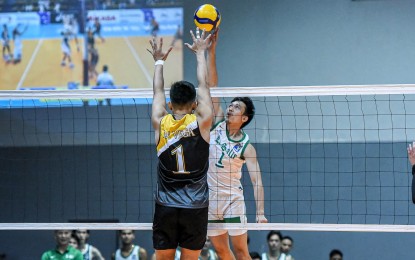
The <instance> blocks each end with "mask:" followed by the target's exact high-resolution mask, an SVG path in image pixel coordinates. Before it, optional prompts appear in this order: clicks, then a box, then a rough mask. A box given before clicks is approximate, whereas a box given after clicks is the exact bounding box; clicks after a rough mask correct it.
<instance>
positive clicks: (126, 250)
mask: <svg viewBox="0 0 415 260" xmlns="http://www.w3.org/2000/svg"><path fill="white" fill-rule="evenodd" d="M119 233H120V239H121V248H119V249H117V251H115V253H113V254H112V257H111V259H113V260H124V259H137V260H138V259H147V251H146V250H145V249H144V248H142V247H140V246H138V245H134V239H135V234H134V230H130V229H126V230H121V231H120V232H119Z"/></svg>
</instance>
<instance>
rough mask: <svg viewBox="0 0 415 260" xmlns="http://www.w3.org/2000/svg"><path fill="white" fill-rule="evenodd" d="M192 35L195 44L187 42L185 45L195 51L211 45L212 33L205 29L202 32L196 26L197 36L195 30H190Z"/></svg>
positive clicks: (203, 49)
mask: <svg viewBox="0 0 415 260" xmlns="http://www.w3.org/2000/svg"><path fill="white" fill-rule="evenodd" d="M190 36H191V37H192V40H193V44H192V45H190V44H189V43H185V45H186V46H187V48H189V49H190V50H191V51H193V52H195V53H196V52H198V51H205V50H206V49H207V48H208V47H209V45H210V39H211V37H212V35H211V34H208V33H206V32H205V30H203V31H202V34H200V30H199V28H196V36H195V35H194V34H193V31H192V30H190Z"/></svg>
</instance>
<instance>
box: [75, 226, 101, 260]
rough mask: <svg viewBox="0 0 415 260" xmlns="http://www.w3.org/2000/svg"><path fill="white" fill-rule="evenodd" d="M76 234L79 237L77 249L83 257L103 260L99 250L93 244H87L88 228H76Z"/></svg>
mask: <svg viewBox="0 0 415 260" xmlns="http://www.w3.org/2000/svg"><path fill="white" fill-rule="evenodd" d="M75 234H76V236H77V237H78V239H79V247H78V249H79V250H80V251H81V252H82V255H83V256H84V259H94V260H104V257H103V256H102V255H101V252H100V251H99V250H98V249H97V248H96V247H94V246H92V245H90V244H88V243H87V242H88V239H89V230H86V229H78V230H76V231H75Z"/></svg>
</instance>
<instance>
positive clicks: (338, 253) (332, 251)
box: [330, 249, 343, 258]
mask: <svg viewBox="0 0 415 260" xmlns="http://www.w3.org/2000/svg"><path fill="white" fill-rule="evenodd" d="M334 255H340V256H341V257H343V253H342V251H340V250H339V249H333V250H331V252H330V258H331V257H333V256H334Z"/></svg>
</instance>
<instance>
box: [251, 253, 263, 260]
mask: <svg viewBox="0 0 415 260" xmlns="http://www.w3.org/2000/svg"><path fill="white" fill-rule="evenodd" d="M249 256H250V257H251V258H252V259H254V258H259V259H261V255H260V254H259V253H258V252H249Z"/></svg>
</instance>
